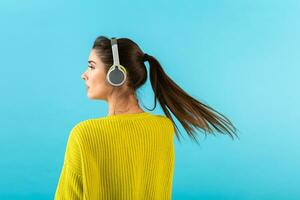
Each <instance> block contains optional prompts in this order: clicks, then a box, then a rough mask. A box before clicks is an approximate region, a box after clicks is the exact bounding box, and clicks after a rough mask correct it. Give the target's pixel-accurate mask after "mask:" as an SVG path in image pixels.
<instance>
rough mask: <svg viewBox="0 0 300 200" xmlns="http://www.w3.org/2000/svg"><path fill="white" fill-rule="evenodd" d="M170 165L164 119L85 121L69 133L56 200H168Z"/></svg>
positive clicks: (137, 116)
mask: <svg viewBox="0 0 300 200" xmlns="http://www.w3.org/2000/svg"><path fill="white" fill-rule="evenodd" d="M174 161H175V152H174V126H173V124H172V121H171V120H170V119H169V118H167V117H165V116H162V115H154V114H150V113H148V112H143V113H134V114H118V115H111V116H106V117H102V118H94V119H88V120H84V121H81V122H79V123H78V124H76V125H75V126H74V127H73V128H72V130H71V132H70V134H69V138H68V141H67V146H66V151H65V154H64V163H63V167H62V170H61V174H60V177H59V181H58V184H57V188H56V192H55V200H77V199H84V200H97V199H99V200H100V199H101V200H102V199H103V200H148V199H149V200H150V199H151V200H164V199H168V200H169V199H171V196H172V181H173V173H174Z"/></svg>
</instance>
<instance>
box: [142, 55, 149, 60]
mask: <svg viewBox="0 0 300 200" xmlns="http://www.w3.org/2000/svg"><path fill="white" fill-rule="evenodd" d="M148 58H149V57H148V54H146V53H144V59H143V61H144V62H145V61H148Z"/></svg>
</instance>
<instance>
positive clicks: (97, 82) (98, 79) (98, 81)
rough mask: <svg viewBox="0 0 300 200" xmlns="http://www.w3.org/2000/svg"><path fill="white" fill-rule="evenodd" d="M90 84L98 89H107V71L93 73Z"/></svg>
mask: <svg viewBox="0 0 300 200" xmlns="http://www.w3.org/2000/svg"><path fill="white" fill-rule="evenodd" d="M90 85H91V88H93V89H96V90H98V91H99V90H102V91H103V90H105V88H107V83H106V75H105V73H102V72H101V73H100V72H97V73H93V74H91V76H90Z"/></svg>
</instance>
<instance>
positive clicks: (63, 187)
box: [55, 126, 83, 200]
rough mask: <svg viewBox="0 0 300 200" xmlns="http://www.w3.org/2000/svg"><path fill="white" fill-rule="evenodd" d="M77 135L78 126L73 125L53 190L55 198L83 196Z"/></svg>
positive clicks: (73, 198)
mask: <svg viewBox="0 0 300 200" xmlns="http://www.w3.org/2000/svg"><path fill="white" fill-rule="evenodd" d="M77 135H78V128H77V127H76V126H75V127H74V128H73V129H72V131H71V133H70V135H69V138H68V142H67V147H66V151H65V157H64V164H63V167H62V170H61V174H60V178H59V181H58V184H57V188H56V192H55V200H63V199H72V200H79V199H82V197H83V184H82V174H81V150H80V145H79V142H78V139H77V137H78V136H77Z"/></svg>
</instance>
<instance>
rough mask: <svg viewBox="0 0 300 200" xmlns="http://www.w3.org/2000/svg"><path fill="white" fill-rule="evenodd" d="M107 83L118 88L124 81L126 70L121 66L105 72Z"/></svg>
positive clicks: (114, 66) (115, 66)
mask: <svg viewBox="0 0 300 200" xmlns="http://www.w3.org/2000/svg"><path fill="white" fill-rule="evenodd" d="M106 79H107V81H108V82H109V83H110V84H111V85H113V86H120V85H122V84H123V83H124V82H125V80H126V69H125V67H123V66H121V65H118V66H117V65H113V66H111V67H110V69H109V70H108V72H107V75H106Z"/></svg>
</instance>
